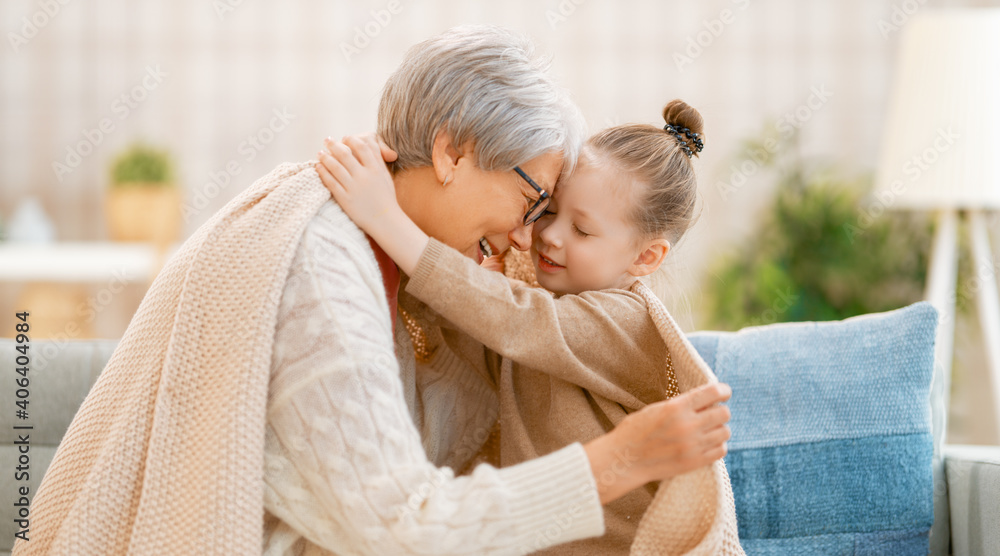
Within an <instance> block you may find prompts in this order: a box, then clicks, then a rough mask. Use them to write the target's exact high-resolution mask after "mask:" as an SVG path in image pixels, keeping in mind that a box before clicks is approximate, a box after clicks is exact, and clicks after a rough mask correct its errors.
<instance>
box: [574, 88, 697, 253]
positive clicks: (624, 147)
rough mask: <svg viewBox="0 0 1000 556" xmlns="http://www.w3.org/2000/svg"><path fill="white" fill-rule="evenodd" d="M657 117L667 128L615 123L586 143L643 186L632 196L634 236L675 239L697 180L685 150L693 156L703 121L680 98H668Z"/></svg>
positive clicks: (690, 212)
mask: <svg viewBox="0 0 1000 556" xmlns="http://www.w3.org/2000/svg"><path fill="white" fill-rule="evenodd" d="M663 119H664V121H665V122H666V124H667V126H673V127H672V131H668V130H667V129H664V128H658V127H655V126H651V125H646V124H629V125H620V126H615V127H611V128H608V129H605V130H603V131H601V132H598V133H596V134H595V135H593V136H592V137H591V138H590V139H588V140H587V147H588V148H589V151H590V152H592V153H594V154H595V155H596V156H597V157H598V159H599V160H601V161H604V162H608V163H610V164H613V165H615V166H616V167H617V168H618V169H620V170H621V171H622V172H623V173H624V174H626V175H628V176H630V177H631V178H632V179H634V180H635V181H637V182H639V183H640V184H642V185H645V186H646V187H645V188H641V189H640V190H639V192H638V193H637V194H636V195H635V196H634V199H635V207H634V209H633V212H632V220H633V222H634V224H635V225H636V228H637V231H638V232H639V238H638V239H640V240H646V239H653V238H664V239H666V240H667V241H669V242H670V244H671V245H675V244H676V243H677V241H679V240H680V238H681V236H683V235H684V233H685V232H686V231H687V230H688V229H689V228H690V227H691V226H692V225H693V224H694V220H695V218H694V206H695V201H696V200H697V192H698V191H697V190H698V183H697V180H696V179H695V174H694V167H693V166H692V164H691V155H693V156H698V152H699V151H700V150H701V145H700V140H701V139H702V133H703V131H702V129H703V127H704V121H703V120H702V117H701V114H699V113H698V111H697V110H695V109H694V108H692V107H691V106H689V105H688V104H687V103H685V102H684V101H682V100H672V101H670V102H668V103H667V105H666V107H664V108H663ZM685 129H686V130H687V131H686V132H684V131H683V130H685ZM682 142H683V143H682ZM688 153H690V155H689V154H688Z"/></svg>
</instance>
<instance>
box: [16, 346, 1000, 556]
mask: <svg viewBox="0 0 1000 556" xmlns="http://www.w3.org/2000/svg"><path fill="white" fill-rule="evenodd" d="M16 345H17V344H15V343H14V341H13V340H10V339H0V361H2V363H0V369H3V373H2V377H0V380H2V381H3V383H4V387H3V388H0V425H2V426H0V469H2V473H0V492H2V493H3V495H2V497H0V556H9V554H10V550H11V547H12V546H13V543H14V535H15V533H16V531H17V524H16V523H15V521H14V520H15V519H16V518H17V515H16V514H17V507H16V506H15V505H14V502H15V500H16V490H17V487H19V486H22V485H24V484H27V485H28V486H29V488H30V489H31V493H32V494H34V493H35V492H37V488H38V485H39V483H40V482H41V478H42V474H43V473H44V471H45V469H46V468H47V467H48V465H49V463H50V462H51V461H52V456H53V455H54V454H55V451H56V447H57V446H58V444H59V441H60V440H61V438H62V436H63V434H65V432H66V428H67V427H68V426H69V423H70V421H72V419H73V416H74V414H75V413H76V410H77V408H78V407H79V405H80V404H81V402H82V401H83V399H84V398H85V397H86V395H87V392H88V391H89V389H90V387H91V386H92V385H93V383H94V381H95V380H96V379H97V376H98V375H99V374H100V372H101V371H102V370H103V369H104V366H105V364H106V363H107V361H108V359H109V358H110V356H111V354H112V352H113V351H114V348H115V346H116V345H117V341H116V340H88V341H67V342H51V341H39V340H35V341H33V342H32V346H31V355H32V367H31V371H30V374H29V376H30V378H31V383H30V397H29V404H28V414H29V419H27V421H22V420H19V419H18V418H17V417H16V411H15V410H16V409H17V406H16V405H15V402H16V400H17V398H16V392H15V390H16V386H15V385H14V379H15V378H16V376H17V375H15V369H14V361H15V357H16V355H17V353H16V352H15V351H14V348H15V346H16ZM11 386H14V387H11ZM26 422H27V423H30V424H31V425H32V426H33V429H31V430H30V431H27V432H29V433H30V441H31V448H30V464H29V465H30V479H29V480H28V481H26V482H22V481H17V480H15V475H14V468H15V467H16V466H17V460H18V446H17V444H16V441H17V434H16V433H19V432H20V433H23V432H24V431H17V430H15V429H14V428H13V427H14V426H16V425H23V424H24V423H26ZM946 473H947V484H948V491H949V501H950V514H951V533H952V550H953V554H955V555H956V556H966V555H1000V447H983V446H949V447H947V450H946Z"/></svg>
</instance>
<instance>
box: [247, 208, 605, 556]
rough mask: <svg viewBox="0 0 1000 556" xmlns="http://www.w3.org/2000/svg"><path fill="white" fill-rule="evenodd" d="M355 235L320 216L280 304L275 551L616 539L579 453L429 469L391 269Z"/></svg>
mask: <svg viewBox="0 0 1000 556" xmlns="http://www.w3.org/2000/svg"><path fill="white" fill-rule="evenodd" d="M321 213H322V211H321ZM340 214H342V213H340ZM343 227H344V226H338V225H332V224H330V223H329V222H326V221H324V220H323V219H322V218H314V219H313V221H312V222H311V223H310V225H309V227H308V228H307V230H306V232H305V234H304V236H303V239H302V242H301V243H300V245H299V247H298V250H297V253H296V255H295V261H294V262H293V267H292V271H291V272H290V275H289V279H288V281H287V283H286V288H285V291H284V292H283V295H282V300H281V303H280V309H279V316H278V326H277V330H276V336H275V348H274V355H273V360H272V376H271V384H270V389H269V392H268V416H267V428H266V430H265V458H264V476H265V508H266V509H267V511H268V513H269V514H271V515H273V516H275V518H276V519H277V520H278V521H280V524H279V525H278V526H275V527H273V528H272V529H270V531H271V532H276V531H284V532H285V534H284V536H283V537H282V538H281V539H278V538H277V536H276V535H275V534H272V535H270V536H268V537H265V541H266V542H267V540H268V539H274V540H273V542H274V543H275V546H277V544H279V543H281V544H282V545H284V546H290V544H289V542H288V532H294V534H297V535H300V536H301V537H302V539H300V541H298V542H301V543H307V544H311V545H315V546H317V547H321V548H323V549H325V550H329V551H332V552H334V553H337V554H365V555H368V554H371V555H381V554H394V555H395V554H398V555H417V554H435V555H444V554H524V553H527V552H530V551H534V550H538V549H540V548H545V547H548V546H551V545H555V544H560V543H564V542H569V541H572V540H576V539H580V538H585V537H590V536H596V535H600V534H603V532H604V522H603V513H602V509H601V506H600V502H599V498H598V494H597V488H596V484H595V481H594V478H593V476H592V475H591V472H590V464H589V461H588V460H587V456H586V453H585V452H584V450H583V448H582V446H580V445H579V444H573V445H570V446H568V447H566V448H564V449H562V450H560V451H558V452H555V453H553V454H549V455H548V456H546V457H543V458H539V459H536V460H533V461H529V462H525V463H523V464H520V465H516V466H513V467H510V468H506V469H502V470H499V469H496V468H494V467H491V466H488V465H481V466H479V467H477V468H476V469H475V470H474V472H473V473H472V474H471V475H470V476H465V477H457V478H456V477H455V476H454V474H453V472H452V470H451V469H449V468H437V467H435V466H434V465H433V464H431V463H430V461H428V459H427V456H426V454H425V453H424V451H423V449H422V446H421V440H420V436H419V434H418V431H417V428H416V426H415V425H414V423H413V421H412V419H411V418H410V415H409V413H408V410H407V406H406V402H405V400H404V396H403V387H402V382H401V381H400V378H399V367H398V363H397V362H396V359H395V357H394V354H393V341H392V330H391V327H390V323H389V319H388V311H387V310H386V307H385V303H384V301H380V298H379V297H378V296H380V295H381V296H382V297H381V299H382V300H384V293H383V292H382V291H381V283H380V282H379V280H378V277H377V275H376V274H375V273H376V272H377V269H374V265H371V264H370V263H369V262H367V261H366V260H365V256H366V254H365V253H364V252H363V251H362V250H361V249H360V248H359V247H358V245H359V244H360V243H359V242H358V241H356V240H354V239H352V238H351V237H346V236H349V234H345V233H344V230H343V229H342V228H343ZM369 266H371V267H372V268H368V267H369ZM455 418H456V419H461V418H462V416H461V415H456V416H455ZM265 549H267V546H265ZM275 550H280V549H275Z"/></svg>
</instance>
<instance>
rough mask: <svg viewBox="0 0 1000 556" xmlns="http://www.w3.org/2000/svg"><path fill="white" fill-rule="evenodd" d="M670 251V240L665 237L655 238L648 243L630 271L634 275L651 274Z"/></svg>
mask: <svg viewBox="0 0 1000 556" xmlns="http://www.w3.org/2000/svg"><path fill="white" fill-rule="evenodd" d="M669 251H670V242H669V241H667V240H665V239H654V240H653V241H651V242H649V243H648V244H646V246H645V247H644V248H643V250H642V251H641V252H640V253H639V256H638V257H636V259H635V260H634V261H632V264H631V265H630V266H629V269H628V273H629V274H631V275H632V276H636V277H638V276H649V275H650V274H652V273H654V272H656V269H658V268H660V265H661V264H662V263H663V259H664V258H666V256H667V253H668V252H669Z"/></svg>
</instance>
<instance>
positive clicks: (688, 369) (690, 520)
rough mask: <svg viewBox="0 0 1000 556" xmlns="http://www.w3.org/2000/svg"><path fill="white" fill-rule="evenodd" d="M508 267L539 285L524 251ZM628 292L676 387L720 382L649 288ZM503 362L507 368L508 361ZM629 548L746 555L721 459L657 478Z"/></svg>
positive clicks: (667, 554) (648, 553)
mask: <svg viewBox="0 0 1000 556" xmlns="http://www.w3.org/2000/svg"><path fill="white" fill-rule="evenodd" d="M506 266H507V268H506V271H505V273H506V274H507V276H509V277H511V278H516V279H519V280H522V281H524V282H527V283H528V284H529V285H532V286H538V281H537V280H536V279H535V273H534V266H533V265H532V263H531V260H530V258H528V256H527V254H526V253H521V252H516V251H511V252H510V253H509V254H508V256H507V260H506ZM630 291H632V292H633V293H635V294H638V295H639V296H641V297H642V298H643V300H644V301H645V302H646V308H647V310H648V311H649V315H650V316H651V317H652V319H653V323H654V325H655V326H656V328H657V330H658V331H659V333H660V336H662V337H663V341H664V342H665V343H666V346H667V350H668V352H669V353H670V355H671V363H672V366H673V369H674V375H675V377H676V379H677V383H678V387H679V390H680V392H682V393H683V392H687V391H689V390H691V389H693V388H697V387H698V386H701V385H703V384H708V383H712V382H718V378H717V377H716V376H715V373H713V372H712V369H711V368H710V367H709V366H708V364H707V363H705V360H704V359H702V357H701V355H699V354H698V351H697V350H696V349H695V348H694V346H693V345H691V342H690V341H689V340H688V339H687V336H685V335H684V332H683V331H682V330H681V328H680V326H678V325H677V322H676V321H674V319H673V317H672V316H671V315H670V313H669V312H668V311H667V309H666V307H665V306H664V305H663V302H662V301H660V299H659V298H658V297H656V295H655V294H654V293H653V291H652V290H651V289H650V288H649V287H648V286H646V284H644V283H643V282H641V281H636V282H635V283H633V285H632V287H631V289H630ZM503 364H504V365H507V366H508V368H509V365H510V361H504V362H503ZM664 369H666V361H664ZM501 434H502V433H501ZM630 553H631V554H634V555H638V556H652V555H657V556H674V555H677V556H680V555H686V556H712V555H722V556H737V555H740V556H741V555H744V554H745V553H744V552H743V548H742V547H741V546H740V543H739V536H738V530H737V524H736V507H735V503H734V500H733V490H732V485H731V483H730V481H729V474H728V473H727V472H726V465H725V463H724V462H723V460H717V461H716V462H715V463H713V464H712V465H711V466H708V467H703V468H701V469H696V470H694V471H691V472H688V473H685V474H683V475H679V476H677V477H674V478H672V479H668V480H666V481H661V482H660V484H659V488H658V489H657V491H656V495H655V497H654V498H653V501H652V503H651V504H650V505H649V507H648V508H647V509H646V513H645V514H643V517H642V520H641V521H640V522H639V528H638V530H637V531H636V536H635V540H634V541H633V542H632V549H631V552H630Z"/></svg>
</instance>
